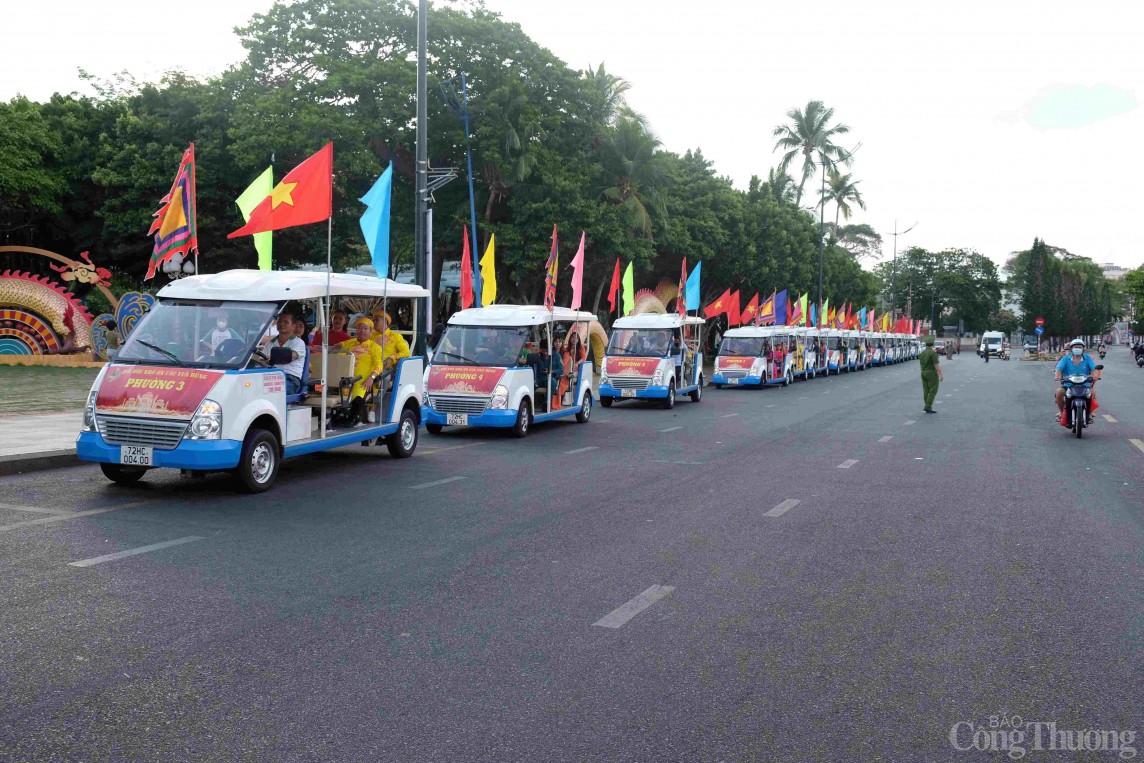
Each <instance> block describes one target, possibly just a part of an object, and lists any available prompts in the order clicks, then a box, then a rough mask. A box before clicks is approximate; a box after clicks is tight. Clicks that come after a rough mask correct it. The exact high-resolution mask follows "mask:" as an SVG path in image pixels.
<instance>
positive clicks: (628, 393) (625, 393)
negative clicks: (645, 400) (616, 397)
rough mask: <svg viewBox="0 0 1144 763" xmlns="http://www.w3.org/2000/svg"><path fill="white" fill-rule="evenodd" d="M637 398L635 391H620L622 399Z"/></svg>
mask: <svg viewBox="0 0 1144 763" xmlns="http://www.w3.org/2000/svg"><path fill="white" fill-rule="evenodd" d="M635 396H636V391H635V390H634V389H622V390H620V397H635Z"/></svg>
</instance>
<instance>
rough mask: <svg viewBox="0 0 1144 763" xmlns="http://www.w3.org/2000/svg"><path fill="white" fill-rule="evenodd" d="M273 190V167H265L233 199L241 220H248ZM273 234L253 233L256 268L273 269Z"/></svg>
mask: <svg viewBox="0 0 1144 763" xmlns="http://www.w3.org/2000/svg"><path fill="white" fill-rule="evenodd" d="M272 190H274V168H273V167H267V168H266V169H265V170H264V171H263V173H262V174H261V175H259V176H258V177H257V178H255V179H254V182H253V183H251V184H250V185H248V186H247V187H246V190H245V191H243V192H242V194H241V195H240V196H239V197H238V198H237V199H235V201H234V203H235V204H237V205H238V211H239V212H242V219H243V221H244V222H245V221H248V220H250V213H251V212H253V211H254V208H255V207H257V206H258V205H259V204H261V203H262V200H263V199H265V198H266V197H267V196H269V195H270V192H271V191H272ZM273 247H274V234H273V233H271V232H270V231H267V232H265V233H255V234H254V251H255V252H257V253H258V269H259V270H273V269H274V252H273Z"/></svg>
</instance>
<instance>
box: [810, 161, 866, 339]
mask: <svg viewBox="0 0 1144 763" xmlns="http://www.w3.org/2000/svg"><path fill="white" fill-rule="evenodd" d="M861 147H862V144H861V143H859V144H858V145H857V146H855V147H854V148H852V149H850V150H849V151H847V152H846V155H845V156H839V157H838V160H839V161H842V162H846V163H847V164H849V161H850V159H852V158H853V157H854V152H855V151H857V150H858V149H859V148H861ZM818 158H819V160H820V161H821V162H822V190H821V191H819V200H818V320H820V321H821V320H822V296H823V294H822V261H823V259H824V257H825V253H826V219H825V214H826V153H825V152H823V150H822V149H821V148H820V149H819V150H818Z"/></svg>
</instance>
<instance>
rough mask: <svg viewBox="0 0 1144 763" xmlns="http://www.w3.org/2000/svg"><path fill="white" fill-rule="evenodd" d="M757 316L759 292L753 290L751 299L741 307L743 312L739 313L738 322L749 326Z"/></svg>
mask: <svg viewBox="0 0 1144 763" xmlns="http://www.w3.org/2000/svg"><path fill="white" fill-rule="evenodd" d="M758 317H759V293H758V292H755V296H753V297H751V301H750V302H748V303H747V306H746V307H744V308H743V312H741V313H739V322H740V323H742V324H743V325H744V326H750V325H752V324H754V323H755V319H756V318H758Z"/></svg>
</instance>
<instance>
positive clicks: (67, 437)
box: [0, 411, 83, 475]
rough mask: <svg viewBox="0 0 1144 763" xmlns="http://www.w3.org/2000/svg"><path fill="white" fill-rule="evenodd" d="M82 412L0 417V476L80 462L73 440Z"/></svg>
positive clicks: (77, 430) (77, 431)
mask: <svg viewBox="0 0 1144 763" xmlns="http://www.w3.org/2000/svg"><path fill="white" fill-rule="evenodd" d="M82 424H83V412H82V411H68V412H66V413H44V414H23V415H16V416H0V475H3V474H18V473H20V472H31V471H37V470H39V469H54V468H56V467H59V466H71V465H72V464H77V463H79V460H78V459H77V458H76V455H75V439H76V437H77V436H78V435H79V429H80V426H81V425H82Z"/></svg>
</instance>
